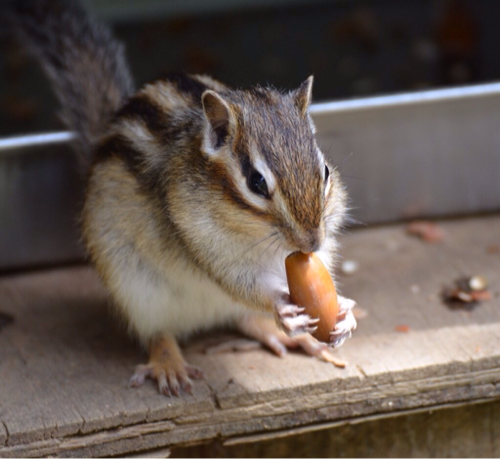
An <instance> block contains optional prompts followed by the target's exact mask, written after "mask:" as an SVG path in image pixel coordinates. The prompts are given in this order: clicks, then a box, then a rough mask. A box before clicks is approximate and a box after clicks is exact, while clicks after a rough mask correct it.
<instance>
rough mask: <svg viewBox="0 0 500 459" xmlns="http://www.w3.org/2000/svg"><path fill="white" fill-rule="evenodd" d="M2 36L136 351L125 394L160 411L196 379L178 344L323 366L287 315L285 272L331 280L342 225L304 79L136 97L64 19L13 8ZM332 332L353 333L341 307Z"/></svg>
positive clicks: (119, 72) (99, 28)
mask: <svg viewBox="0 0 500 459" xmlns="http://www.w3.org/2000/svg"><path fill="white" fill-rule="evenodd" d="M13 8H14V14H13V15H12V17H13V19H12V23H13V24H14V25H15V28H16V29H17V31H18V33H19V34H20V36H21V37H22V38H23V39H24V41H25V42H27V43H28V45H29V46H30V48H31V49H32V50H33V51H34V54H35V55H36V56H37V57H38V58H39V60H40V61H41V63H42V64H43V66H44V68H45V70H46V73H47V74H48V76H49V77H50V78H51V80H52V82H53V83H54V86H55V90H56V93H57V95H58V97H59V100H60V102H61V105H62V108H63V119H64V121H65V123H66V125H67V126H68V128H69V129H71V130H72V131H73V132H75V133H76V134H77V136H78V139H77V143H76V148H77V149H78V151H79V152H80V157H81V162H82V168H83V170H84V171H85V173H86V174H87V177H88V179H87V186H86V192H85V201H84V205H83V210H82V217H81V224H82V233H83V240H84V242H85V245H86V247H87V250H88V253H89V255H90V259H91V261H92V262H93V264H94V266H95V267H96V269H97V271H98V272H99V274H100V276H101V278H102V280H103V282H104V284H105V285H106V287H107V288H108V290H109V292H110V293H111V296H112V298H113V300H114V304H115V305H116V310H117V311H118V313H119V315H120V316H121V317H123V318H124V319H125V320H126V322H127V324H128V326H129V329H130V330H131V331H132V332H133V333H134V334H135V335H136V336H137V337H138V338H139V340H140V342H141V343H142V344H143V345H144V346H145V347H146V348H148V349H149V353H150V354H149V355H150V358H149V362H148V363H147V364H145V365H139V366H138V367H137V368H136V371H135V373H134V375H133V376H132V378H131V381H130V384H131V385H132V386H140V385H141V384H142V383H143V382H144V381H145V379H146V378H148V377H149V378H152V379H154V380H156V382H157V384H158V388H159V391H160V392H161V393H162V394H164V395H167V396H170V395H176V396H177V395H179V394H180V393H181V391H184V392H186V393H192V390H193V385H192V381H191V380H192V379H198V378H202V377H203V373H202V371H201V370H199V369H198V368H196V367H194V366H192V365H190V364H188V363H187V362H186V361H185V360H184V358H183V356H182V353H181V350H180V348H179V345H178V339H182V338H185V337H188V336H189V335H190V334H192V333H193V332H195V331H198V330H202V329H207V328H212V327H215V326H219V325H230V326H233V327H235V328H236V329H238V330H239V331H241V332H242V333H243V334H245V335H247V336H249V337H251V338H254V339H256V340H258V341H260V342H261V343H263V344H264V345H265V346H267V347H268V348H270V349H271V350H272V351H274V352H275V353H276V354H277V355H279V356H283V355H285V353H286V349H287V347H294V346H301V347H302V348H303V349H304V350H305V351H306V352H307V353H309V354H311V355H313V356H318V357H320V358H322V359H323V360H327V361H331V362H333V363H336V359H335V357H334V356H333V355H332V354H331V353H329V352H328V351H329V348H328V347H327V345H326V344H324V343H319V342H318V341H316V340H315V339H314V338H313V337H312V336H311V335H310V334H309V333H310V332H312V331H313V330H314V328H315V324H316V319H312V318H310V317H309V316H308V315H306V314H304V313H303V310H302V309H301V308H299V307H297V306H296V305H294V304H291V302H290V298H289V292H288V287H287V282H286V274H285V268H284V261H285V258H286V257H287V256H288V255H289V254H291V253H293V252H295V251H303V252H306V253H309V252H315V253H316V254H317V255H318V256H319V258H320V259H321V260H322V262H323V263H324V264H325V266H326V267H327V268H328V269H329V271H330V272H331V275H332V276H333V275H334V265H335V259H336V256H337V250H338V244H337V239H336V234H337V233H338V230H339V228H340V226H341V224H342V221H343V218H344V214H345V211H346V205H345V202H346V192H345V190H344V187H343V185H342V182H341V179H340V177H339V172H338V171H337V170H336V169H335V168H334V167H332V166H330V165H329V164H328V162H327V161H326V159H325V157H324V155H323V153H322V152H321V151H320V149H319V147H318V145H317V143H316V140H315V136H314V133H315V128H314V125H313V123H312V120H311V118H310V116H309V114H308V107H309V104H310V102H311V91H312V84H313V78H312V77H309V78H308V79H307V80H306V81H305V82H304V83H302V84H301V85H300V86H299V87H298V89H296V90H293V91H289V92H281V91H278V90H276V89H273V88H268V87H260V86H255V87H251V88H249V89H232V88H230V87H228V86H226V85H224V84H222V83H220V82H218V81H216V80H214V79H212V78H209V77H207V76H202V75H187V74H181V73H176V74H171V75H169V76H167V77H165V78H161V79H159V80H156V81H154V82H152V83H149V84H146V85H145V86H144V87H142V88H141V89H139V90H138V91H137V92H134V90H133V85H132V79H131V77H130V74H129V70H128V68H127V66H126V63H125V57H124V52H123V47H122V45H121V44H119V43H118V42H117V41H116V40H115V39H114V38H112V35H111V33H110V31H109V30H108V29H107V28H106V27H105V26H103V25H101V24H99V23H98V22H96V21H95V20H93V19H92V18H91V17H90V16H89V15H88V14H87V13H86V12H85V11H84V10H83V9H82V8H81V6H79V5H78V4H77V3H74V2H69V1H66V0H34V1H33V0H32V1H17V2H15V4H14V6H13ZM339 303H340V313H339V318H338V319H339V320H338V323H337V325H336V328H335V330H334V331H333V332H332V334H331V336H332V342H331V343H330V345H331V346H333V347H338V346H340V345H341V344H342V343H343V342H344V340H345V339H346V338H348V337H350V336H351V332H352V330H353V329H354V328H355V327H356V321H355V319H354V316H353V314H352V308H353V306H354V305H355V303H354V302H353V301H352V300H348V299H346V298H343V297H339Z"/></svg>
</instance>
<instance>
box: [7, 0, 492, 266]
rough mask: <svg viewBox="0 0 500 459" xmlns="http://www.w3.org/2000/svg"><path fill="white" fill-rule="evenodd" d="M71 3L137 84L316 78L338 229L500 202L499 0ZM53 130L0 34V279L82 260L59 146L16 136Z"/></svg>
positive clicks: (49, 108)
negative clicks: (338, 177)
mask: <svg viewBox="0 0 500 459" xmlns="http://www.w3.org/2000/svg"><path fill="white" fill-rule="evenodd" d="M83 3H84V4H85V5H86V6H87V7H88V9H89V10H90V11H91V12H92V13H93V14H94V15H95V16H96V17H97V18H98V19H99V20H102V21H105V22H107V23H109V24H111V26H112V28H113V30H114V33H115V34H116V36H117V37H118V38H119V39H120V40H121V41H123V42H124V43H125V45H126V50H127V56H128V59H129V61H130V65H131V67H132V74H133V75H134V77H135V80H136V83H137V86H140V85H141V84H142V83H144V82H147V81H150V80H154V79H156V78H158V77H161V76H162V75H164V74H166V73H167V72H169V71H172V70H184V71H187V72H193V73H207V74H209V75H211V76H213V77H215V78H217V79H219V80H221V81H223V82H225V83H227V84H229V85H232V86H235V87H244V86H248V85H253V84H261V85H267V84H270V85H273V86H276V87H279V88H283V89H291V88H294V87H297V86H298V85H299V84H300V83H301V82H302V81H303V80H304V79H305V78H307V77H308V76H309V75H311V74H314V76H315V82H314V91H313V98H314V102H315V104H314V106H313V107H312V109H311V112H312V115H313V118H314V121H315V122H316V124H317V127H318V140H319V143H320V145H321V147H322V149H323V151H324V152H325V154H326V155H327V156H328V157H329V159H330V160H331V162H332V163H333V164H335V165H336V166H337V167H338V168H339V170H340V172H341V174H342V176H343V179H344V182H345V184H346V187H347V189H348V192H349V195H350V198H351V203H350V205H351V208H352V210H351V217H352V220H351V221H350V224H363V225H365V224H380V223H388V222H394V221H401V220H408V219H414V218H422V217H426V218H428V217H433V218H435V217H456V216H463V215H470V214H477V213H484V212H492V211H497V210H498V209H500V187H499V186H498V176H499V174H500V155H499V147H500V129H498V127H497V126H498V124H499V120H500V84H496V83H495V82H496V81H498V80H499V78H500V59H498V57H497V49H498V43H499V42H500V28H499V24H500V2H498V1H492V0H421V1H418V2H416V1H412V0H370V1H357V0H330V1H325V0H211V1H207V0H142V1H136V0H84V1H83ZM399 94H402V95H401V96H398V95H399ZM63 129H64V128H63V126H62V124H61V123H60V121H59V119H58V116H57V104H56V101H55V98H54V96H53V92H52V90H51V88H50V86H49V84H48V82H47V80H46V78H45V76H44V75H43V73H42V71H41V69H40V68H39V66H38V65H37V63H36V62H34V60H33V59H32V58H31V57H30V56H28V55H27V54H26V52H25V51H24V50H23V49H22V48H21V47H20V46H19V44H18V43H17V42H16V41H15V40H14V39H13V37H11V36H9V35H8V34H7V33H5V31H2V32H0V221H1V222H2V224H0V271H1V270H10V269H18V268H23V267H30V266H39V265H46V264H51V263H60V262H72V261H75V260H79V259H81V258H82V256H83V252H82V250H81V246H80V245H79V242H78V225H77V220H78V209H79V205H80V204H81V202H82V196H83V182H82V181H81V179H80V177H79V175H78V171H77V166H76V161H75V158H74V157H73V153H72V152H71V149H70V146H69V143H68V141H67V140H64V138H62V139H61V138H60V139H59V140H62V141H60V142H49V143H46V141H43V142H40V141H39V140H36V139H32V138H27V137H24V136H25V135H26V134H34V133H41V132H42V133H43V132H53V131H61V130H63ZM10 136H17V137H16V138H15V139H14V140H13V141H8V142H6V141H5V140H4V141H2V140H1V139H2V138H5V137H10ZM20 140H22V141H23V142H24V146H22V147H21V144H20ZM45 140H47V139H45Z"/></svg>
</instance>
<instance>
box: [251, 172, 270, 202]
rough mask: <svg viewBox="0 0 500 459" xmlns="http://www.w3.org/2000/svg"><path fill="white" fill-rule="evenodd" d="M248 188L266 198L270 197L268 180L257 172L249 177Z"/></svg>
mask: <svg viewBox="0 0 500 459" xmlns="http://www.w3.org/2000/svg"><path fill="white" fill-rule="evenodd" d="M248 188H250V190H252V191H253V192H254V193H256V194H258V195H260V196H262V197H264V198H268V197H269V190H268V188H267V183H266V179H265V178H264V177H262V174H260V173H259V172H257V171H253V172H252V173H251V174H250V176H249V177H248Z"/></svg>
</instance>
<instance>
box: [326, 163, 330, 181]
mask: <svg viewBox="0 0 500 459" xmlns="http://www.w3.org/2000/svg"><path fill="white" fill-rule="evenodd" d="M328 177H330V169H328V166H327V165H326V164H325V183H326V182H328Z"/></svg>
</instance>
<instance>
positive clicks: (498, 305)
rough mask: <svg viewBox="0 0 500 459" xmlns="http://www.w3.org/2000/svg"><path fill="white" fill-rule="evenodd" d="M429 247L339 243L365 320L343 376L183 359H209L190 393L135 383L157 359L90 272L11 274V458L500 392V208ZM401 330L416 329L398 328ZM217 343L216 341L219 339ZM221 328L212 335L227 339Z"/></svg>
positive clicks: (238, 432) (327, 421)
mask: <svg viewBox="0 0 500 459" xmlns="http://www.w3.org/2000/svg"><path fill="white" fill-rule="evenodd" d="M442 226H443V228H444V229H445V231H446V238H445V240H444V241H443V242H442V243H440V244H426V243H424V242H422V241H420V240H418V239H415V238H412V237H410V236H407V235H406V234H405V231H404V226H401V225H395V226H390V227H379V228H372V229H363V230H356V231H353V232H352V233H351V234H348V235H346V236H344V237H343V244H344V247H343V249H342V254H343V255H344V258H347V259H353V260H356V261H358V262H359V263H360V269H359V271H358V272H356V273H355V274H353V275H351V276H339V281H338V284H339V285H341V289H342V292H343V293H344V294H345V295H346V296H348V297H352V298H354V299H355V300H357V301H358V303H359V304H360V305H361V306H362V307H363V308H365V309H366V310H368V312H369V315H368V317H367V318H366V319H364V320H362V321H360V323H359V327H358V330H357V331H356V333H355V336H354V338H353V339H352V340H350V341H349V342H347V343H346V344H345V345H344V347H343V348H341V349H340V350H339V351H338V355H339V357H341V358H343V359H346V360H348V361H349V362H350V364H349V366H348V367H347V368H345V369H338V368H335V367H333V366H332V365H329V364H326V363H323V362H319V361H316V360H314V359H312V358H309V357H307V356H305V355H303V354H301V353H298V352H290V353H289V355H288V356H286V358H283V359H280V358H277V357H275V356H273V355H271V354H270V353H268V352H267V351H265V350H253V351H249V352H244V353H227V354H217V355H212V354H210V355H207V354H205V353H204V352H203V348H204V347H206V345H207V343H210V342H213V340H214V336H216V335H211V336H206V337H203V338H199V339H197V340H194V341H193V342H192V343H191V344H190V345H189V346H188V348H187V349H186V358H187V359H188V360H189V361H190V362H191V363H193V364H195V365H198V366H200V367H202V368H203V370H204V371H205V373H206V376H207V377H206V381H201V382H196V383H195V395H194V396H193V397H189V396H186V397H183V398H173V399H169V398H166V397H162V396H160V395H158V393H157V391H156V389H155V387H154V385H153V384H152V383H151V384H146V385H145V386H144V387H143V388H141V389H135V390H133V389H128V387H127V382H128V378H129V377H130V375H131V374H132V371H133V368H134V366H135V365H136V364H137V363H140V362H142V361H144V360H145V359H146V356H145V355H144V354H142V353H141V352H140V350H139V349H138V348H137V347H136V346H135V345H134V344H133V343H132V342H130V340H128V338H127V337H126V336H125V335H124V334H123V333H121V332H120V331H119V330H117V327H115V326H114V325H113V321H112V320H111V319H110V317H109V314H108V313H107V308H106V302H107V299H106V293H105V292H104V290H103V288H102V287H101V285H100V284H99V282H98V280H97V278H96V275H95V273H94V272H93V271H92V270H91V269H90V268H88V267H73V268H64V269H57V270H50V271H43V272H36V273H29V274H22V275H15V276H4V277H3V278H0V299H1V301H0V312H2V313H7V314H10V315H12V316H13V317H14V322H13V323H12V324H10V325H7V326H5V328H3V329H2V330H0V387H1V393H2V397H1V398H0V421H1V422H0V456H2V457H3V456H47V455H52V456H57V455H62V456H82V455H85V456H104V455H106V456H110V455H119V454H127V453H129V454H130V453H132V452H139V451H146V450H151V449H156V448H168V447H169V446H179V445H187V444H192V443H195V442H199V441H208V440H211V439H214V438H222V439H223V441H225V442H226V443H227V444H228V445H231V444H238V443H241V442H246V441H255V440H258V439H261V438H270V437H273V436H277V437H280V436H285V435H289V434H292V433H300V432H302V431H304V430H311V429H321V428H327V427H329V426H333V425H340V424H342V423H348V422H354V421H360V420H363V419H370V417H377V416H395V415H401V414H404V413H409V412H415V411H418V410H422V409H423V408H428V407H432V408H433V409H438V408H440V407H448V406H454V405H460V404H468V403H478V402H485V401H492V400H496V399H499V398H500V297H499V293H500V269H499V267H500V254H498V253H496V254H495V253H488V251H487V247H488V246H489V245H491V244H495V243H496V244H497V243H498V239H497V237H498V235H499V234H500V217H496V216H494V217H482V218H474V219H464V220H456V221H448V222H443V223H442ZM474 274H482V275H484V276H485V277H486V278H487V279H488V280H489V282H490V290H491V292H492V295H493V298H492V300H490V301H487V302H484V303H482V304H480V305H478V306H477V307H476V308H475V309H473V310H472V311H465V310H461V309H458V310H451V309H449V308H448V307H447V306H445V305H444V304H443V303H442V300H441V298H440V292H441V291H442V288H443V287H444V286H446V285H449V284H451V283H452V282H453V281H454V280H455V279H456V278H458V277H461V276H464V275H474ZM398 325H405V326H408V327H409V331H408V332H406V333H401V332H397V331H395V327H396V326H398ZM219 337H220V336H219ZM219 337H217V339H219Z"/></svg>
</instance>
